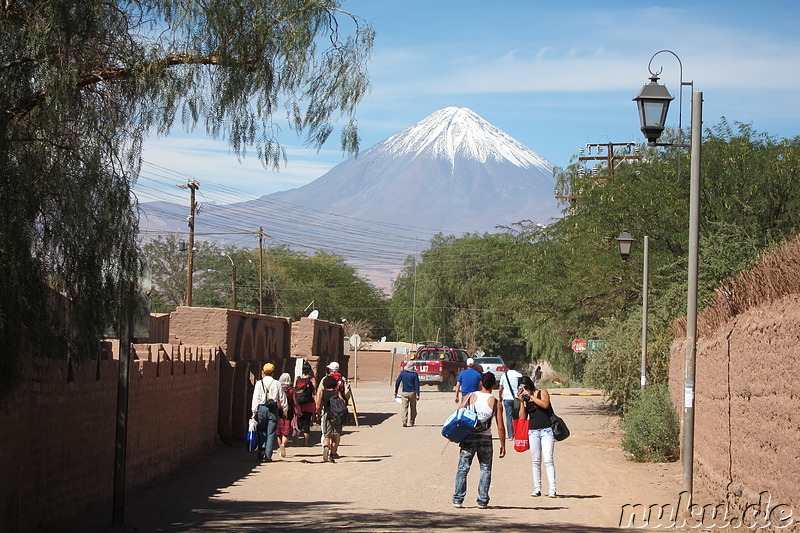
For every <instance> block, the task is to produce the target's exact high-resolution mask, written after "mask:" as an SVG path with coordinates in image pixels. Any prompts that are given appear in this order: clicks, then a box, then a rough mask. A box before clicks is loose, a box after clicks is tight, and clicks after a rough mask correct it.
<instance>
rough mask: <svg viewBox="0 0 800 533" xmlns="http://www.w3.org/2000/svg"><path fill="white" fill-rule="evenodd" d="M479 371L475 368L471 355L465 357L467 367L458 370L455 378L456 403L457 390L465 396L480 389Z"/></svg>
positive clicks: (457, 399)
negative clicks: (467, 357)
mask: <svg viewBox="0 0 800 533" xmlns="http://www.w3.org/2000/svg"><path fill="white" fill-rule="evenodd" d="M480 386H481V373H480V372H478V371H477V370H475V360H474V359H472V358H471V357H470V358H469V359H467V368H465V369H464V370H462V371H461V372H459V374H458V379H457V380H456V403H458V401H459V398H458V394H459V392H460V393H461V394H463V395H464V396H466V395H467V394H472V393H473V392H475V391H477V390H479V389H480Z"/></svg>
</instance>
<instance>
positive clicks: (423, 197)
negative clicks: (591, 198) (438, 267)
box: [269, 107, 559, 235]
mask: <svg viewBox="0 0 800 533" xmlns="http://www.w3.org/2000/svg"><path fill="white" fill-rule="evenodd" d="M554 188H555V180H554V178H553V165H552V164H551V163H550V162H549V161H547V160H546V159H544V158H542V157H541V156H540V155H539V154H537V153H536V152H534V151H533V150H531V149H529V148H527V147H526V146H525V145H523V144H522V143H520V142H518V141H516V140H514V139H513V138H512V137H510V136H509V135H507V134H506V133H503V132H502V131H500V130H499V129H498V128H496V127H495V126H492V125H491V124H490V123H489V122H487V121H485V120H484V119H482V118H481V117H479V116H478V115H477V114H476V113H475V112H473V111H471V110H469V109H464V108H457V107H448V108H445V109H442V110H440V111H437V112H435V113H433V114H432V115H430V116H428V117H427V118H425V119H423V120H421V121H420V122H418V123H417V124H414V125H413V126H410V127H408V128H406V129H404V130H403V131H401V132H399V133H397V134H395V135H393V136H391V137H389V138H388V139H386V140H385V141H382V142H380V143H378V144H376V145H375V146H373V147H371V148H370V149H368V150H366V151H364V152H361V153H360V154H359V155H358V156H356V157H352V158H350V159H348V160H347V161H344V162H343V163H341V164H339V165H337V166H335V167H334V168H332V169H331V170H330V171H328V173H327V174H325V175H324V176H322V177H320V178H319V179H317V180H315V181H313V182H311V183H309V184H308V185H305V186H303V187H300V188H298V189H292V190H289V191H283V192H279V193H275V194H272V195H270V196H269V197H270V198H274V199H277V200H280V201H283V202H288V203H291V204H294V205H303V206H306V207H312V208H314V209H317V210H319V211H325V212H328V213H337V214H342V215H345V214H346V215H348V216H350V217H358V218H365V219H370V220H376V217H377V220H384V219H393V220H397V219H398V217H399V218H400V219H403V220H405V221H406V222H407V223H408V224H409V225H410V226H419V225H422V226H423V227H426V228H427V227H437V228H438V229H440V230H441V231H442V232H444V233H453V234H456V235H460V234H462V233H468V232H478V233H480V232H484V231H492V230H494V229H495V228H496V227H497V226H499V225H508V224H511V223H513V222H518V221H520V220H533V221H534V222H542V223H547V222H548V221H550V219H552V218H555V217H557V216H558V215H559V211H558V208H557V203H556V200H555V197H554ZM423 205H424V206H425V209H424V211H423V210H421V209H420V207H421V206H423ZM433 213H436V214H437V216H436V217H435V218H436V220H435V222H434V221H432V220H430V214H433Z"/></svg>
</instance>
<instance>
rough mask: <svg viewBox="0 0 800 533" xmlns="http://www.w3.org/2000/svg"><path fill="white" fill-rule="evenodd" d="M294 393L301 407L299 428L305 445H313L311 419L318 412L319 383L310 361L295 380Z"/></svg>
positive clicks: (305, 362) (304, 365) (298, 420)
mask: <svg viewBox="0 0 800 533" xmlns="http://www.w3.org/2000/svg"><path fill="white" fill-rule="evenodd" d="M294 392H295V398H297V403H298V404H299V405H300V410H299V411H298V415H299V416H298V419H297V428H298V429H299V431H300V434H301V435H302V436H303V445H304V446H309V445H311V417H313V416H314V413H316V412H317V402H316V400H315V398H316V393H317V382H316V380H315V379H314V371H313V370H311V365H310V364H309V363H308V361H304V362H303V370H302V374H300V375H299V376H298V377H296V378H295V380H294Z"/></svg>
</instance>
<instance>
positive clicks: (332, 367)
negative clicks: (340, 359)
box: [328, 361, 339, 372]
mask: <svg viewBox="0 0 800 533" xmlns="http://www.w3.org/2000/svg"><path fill="white" fill-rule="evenodd" d="M328 370H332V371H334V372H338V371H339V363H337V362H336V361H334V362H333V363H331V364H329V365H328Z"/></svg>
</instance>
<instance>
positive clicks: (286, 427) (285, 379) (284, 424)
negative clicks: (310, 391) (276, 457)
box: [275, 372, 300, 457]
mask: <svg viewBox="0 0 800 533" xmlns="http://www.w3.org/2000/svg"><path fill="white" fill-rule="evenodd" d="M278 382H279V383H280V384H281V388H283V393H284V394H285V395H286V403H287V406H288V408H287V409H286V414H285V415H281V416H280V417H279V418H278V425H277V427H276V429H275V436H276V437H277V438H278V449H279V450H280V454H281V457H286V444H287V443H288V442H289V437H290V436H291V434H292V422H293V421H294V417H295V415H296V414H297V413H299V412H300V404H298V403H297V398H296V397H295V395H294V388H293V387H292V376H290V375H289V374H288V373H285V372H284V373H283V374H281V377H279V378H278Z"/></svg>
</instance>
